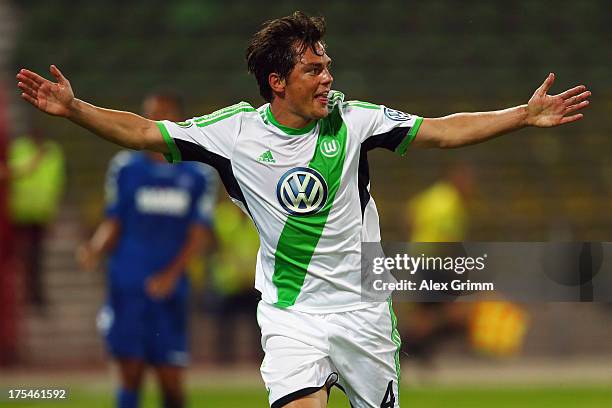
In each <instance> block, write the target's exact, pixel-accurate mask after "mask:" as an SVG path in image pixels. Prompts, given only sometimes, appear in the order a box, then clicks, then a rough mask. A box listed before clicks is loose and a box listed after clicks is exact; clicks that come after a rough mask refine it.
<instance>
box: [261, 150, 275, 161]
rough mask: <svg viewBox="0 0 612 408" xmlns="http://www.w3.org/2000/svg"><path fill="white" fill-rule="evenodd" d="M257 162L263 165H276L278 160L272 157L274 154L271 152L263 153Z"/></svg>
mask: <svg viewBox="0 0 612 408" xmlns="http://www.w3.org/2000/svg"><path fill="white" fill-rule="evenodd" d="M257 161H258V162H263V163H276V160H274V157H273V156H272V152H271V151H269V150H266V151H265V152H263V153H262V154H261V156H259V158H258V159H257Z"/></svg>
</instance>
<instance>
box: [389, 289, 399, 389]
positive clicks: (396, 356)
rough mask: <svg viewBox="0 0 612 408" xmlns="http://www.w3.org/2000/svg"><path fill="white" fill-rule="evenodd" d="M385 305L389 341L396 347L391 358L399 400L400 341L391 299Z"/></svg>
mask: <svg viewBox="0 0 612 408" xmlns="http://www.w3.org/2000/svg"><path fill="white" fill-rule="evenodd" d="M387 304H388V305H389V314H390V316H391V341H392V342H393V344H395V345H396V346H397V348H396V350H395V354H394V356H393V358H394V360H395V372H396V374H397V394H398V395H397V399H398V400H399V392H400V390H399V388H400V387H399V384H400V380H401V376H402V370H401V368H400V349H401V348H402V339H401V337H400V334H399V330H397V317H396V316H395V312H394V311H393V301H392V300H391V297H389V298H388V299H387Z"/></svg>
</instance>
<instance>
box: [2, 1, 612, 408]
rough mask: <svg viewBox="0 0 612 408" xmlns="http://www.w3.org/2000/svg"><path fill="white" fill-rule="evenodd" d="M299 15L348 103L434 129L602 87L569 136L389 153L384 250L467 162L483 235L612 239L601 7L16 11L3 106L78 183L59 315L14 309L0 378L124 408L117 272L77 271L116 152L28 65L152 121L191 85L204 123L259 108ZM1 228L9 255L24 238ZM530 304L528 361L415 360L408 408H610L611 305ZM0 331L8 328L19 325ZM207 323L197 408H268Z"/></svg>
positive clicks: (52, 7)
mask: <svg viewBox="0 0 612 408" xmlns="http://www.w3.org/2000/svg"><path fill="white" fill-rule="evenodd" d="M296 9H301V10H304V11H306V12H309V13H312V14H321V15H324V16H325V17H326V19H327V22H328V35H327V44H328V52H329V54H330V56H332V58H333V59H334V78H335V83H334V89H339V90H342V91H343V92H345V93H346V94H347V96H348V97H349V98H350V99H360V100H366V101H371V102H377V103H384V104H386V105H388V106H392V107H396V108H398V109H402V110H405V111H407V112H411V113H417V114H420V115H423V116H438V115H443V114H447V113H451V112H455V111H463V110H468V111H477V110H486V109H493V108H503V107H507V106H512V105H516V104H520V103H524V102H525V101H526V100H527V99H528V98H529V96H530V95H531V93H532V92H533V90H534V89H535V88H536V87H537V86H539V85H540V83H541V82H542V80H543V79H544V77H545V76H546V74H547V73H548V72H555V73H556V74H557V82H556V83H555V85H554V87H553V91H561V90H563V89H565V88H567V87H569V86H572V85H574V84H579V83H584V84H586V85H588V86H589V88H590V89H591V90H592V92H593V97H592V99H591V100H592V106H591V107H590V108H589V109H588V111H587V112H586V113H587V117H586V119H585V120H583V121H581V122H580V123H577V124H573V125H570V126H565V127H563V128H556V129H552V130H546V131H542V130H523V131H520V132H518V133H514V134H512V135H509V136H505V137H502V138H500V139H497V140H495V141H491V142H489V143H486V144H483V145H479V146H474V147H469V148H465V149H461V150H454V151H419V152H410V153H409V154H408V155H407V156H406V157H403V158H399V157H394V156H393V155H391V154H387V153H384V152H383V153H374V154H373V155H372V158H371V160H370V163H371V173H372V186H373V195H374V197H375V198H376V200H377V205H378V207H379V211H380V214H381V227H382V232H383V236H384V237H385V239H387V240H397V241H401V240H405V239H406V237H405V235H404V232H403V230H402V228H401V227H400V223H399V222H398V216H397V214H401V212H402V211H403V209H404V205H405V202H406V201H407V200H408V199H409V198H410V197H411V195H413V194H415V193H416V192H418V191H420V190H421V189H423V188H425V187H426V186H428V185H430V184H431V183H432V182H434V181H435V180H436V179H437V178H438V177H439V175H440V171H441V169H443V168H444V166H445V165H447V164H449V163H451V162H452V161H454V160H457V159H459V160H464V161H467V162H469V163H471V164H472V165H473V166H474V168H475V171H476V176H477V180H478V192H477V194H476V197H475V198H474V200H473V203H472V205H471V217H470V218H471V230H470V236H469V238H470V240H481V241H549V240H556V241H564V240H588V241H610V237H611V236H612V211H611V210H612V161H611V159H610V157H609V152H610V150H611V149H610V148H611V147H612V142H611V141H610V139H609V138H610V134H611V133H612V122H611V121H610V111H611V110H612V86H611V85H612V84H611V82H612V79H611V77H610V68H611V67H612V66H611V62H612V60H611V57H612V54H610V46H609V45H610V44H611V43H612V28H611V27H612V13H611V11H612V10H611V9H610V4H609V2H607V1H605V0H601V1H594V0H591V1H583V2H574V1H554V2H553V1H550V2H548V1H539V0H538V1H521V2H509V1H503V2H494V1H476V0H472V1H463V2H455V1H428V2H400V1H377V2H352V1H332V2H325V1H309V2H300V1H286V2H265V3H263V2H250V1H224V2H217V1H215V2H212V1H195V0H177V1H174V2H162V1H151V0H148V1H144V0H142V1H121V2H119V1H106V2H100V1H89V2H74V1H66V0H55V1H53V2H47V1H33V0H20V1H18V2H10V1H7V0H3V1H0V31H1V33H0V75H1V76H2V77H1V83H0V93H2V92H4V94H5V96H6V99H7V105H8V108H7V110H6V112H5V116H6V118H7V120H6V122H7V129H8V134H9V135H12V136H14V135H18V134H21V133H23V132H26V131H28V130H29V129H31V128H32V127H38V128H41V129H43V130H44V133H45V134H46V135H47V136H48V137H50V138H53V139H54V140H57V141H58V142H59V143H60V144H61V145H62V147H63V149H64V152H65V154H66V157H67V166H68V183H67V191H66V195H65V198H64V201H63V205H62V211H61V213H60V216H59V218H58V220H57V222H56V223H55V225H54V227H53V229H52V231H51V232H50V234H49V237H48V239H47V241H46V249H47V255H46V257H45V259H44V273H45V284H46V289H47V291H48V293H49V298H50V303H49V305H48V311H47V313H46V314H45V315H44V316H40V315H38V314H35V313H31V312H30V311H29V310H28V308H26V307H20V308H19V309H18V310H17V318H16V319H14V320H15V321H16V324H17V329H18V330H17V335H18V342H17V344H18V354H17V355H16V357H17V359H16V365H13V366H12V367H10V368H8V367H6V368H5V367H0V388H2V389H6V388H7V387H8V386H27V385H31V386H34V385H41V386H49V385H55V386H62V385H63V386H66V387H69V388H70V389H71V390H73V395H74V401H77V400H78V401H87V402H86V403H87V405H90V406H94V405H93V404H94V403H93V402H92V401H94V400H95V401H98V403H100V404H102V405H101V406H108V404H109V401H110V400H111V398H112V395H111V393H110V390H111V389H112V380H113V377H112V374H111V372H110V371H109V370H107V365H106V363H105V360H104V359H105V355H104V352H103V347H102V344H101V341H100V339H99V337H98V336H97V334H96V332H95V325H94V318H95V312H96V310H97V308H98V307H99V305H100V303H101V300H102V298H103V282H104V277H103V275H102V274H97V275H96V274H94V275H88V274H84V273H81V272H80V271H79V270H78V268H77V267H76V265H75V263H74V260H73V252H74V249H75V247H76V246H77V245H78V243H79V242H80V241H81V240H82V239H84V237H86V234H87V233H89V232H90V231H91V228H92V227H93V226H94V225H95V223H96V222H97V221H98V220H99V219H100V216H101V209H102V204H101V203H102V183H103V178H104V171H105V169H106V165H107V163H108V160H109V159H110V157H111V156H112V155H113V154H114V153H115V152H116V151H117V149H116V148H115V147H113V146H111V145H109V144H107V143H104V142H101V141H99V140H98V139H97V138H95V137H93V136H92V135H91V134H88V133H87V132H86V131H84V130H81V129H80V128H77V127H75V126H73V125H71V124H69V123H66V122H65V121H61V120H57V119H54V118H50V117H46V116H44V115H41V114H38V113H36V112H34V111H33V109H31V108H30V107H28V106H27V105H26V104H25V103H22V102H21V101H19V99H18V92H17V91H16V90H15V88H14V81H13V78H14V74H15V73H16V71H17V69H18V68H20V67H28V68H30V69H33V70H35V71H38V72H42V73H46V72H48V66H49V64H51V63H54V64H56V65H58V66H59V67H60V68H61V69H62V70H63V72H64V73H65V75H67V76H68V78H69V79H70V80H71V82H72V84H73V87H74V88H75V90H76V92H77V96H78V97H80V98H82V99H85V100H87V101H91V102H93V103H95V104H99V105H102V106H108V107H115V108H120V109H128V110H135V111H137V110H139V104H140V101H141V99H142V97H143V95H144V94H146V93H147V92H148V91H150V90H151V89H152V88H158V87H159V86H169V87H174V88H176V89H178V90H180V91H181V92H182V93H183V94H184V95H185V96H186V102H187V103H186V106H187V111H188V114H189V116H192V115H197V114H201V113H206V112H210V111H212V110H215V109H217V108H219V107H223V106H227V105H229V104H233V103H235V102H237V101H240V100H246V101H250V102H251V103H253V104H255V105H258V104H259V103H260V101H261V99H260V97H259V95H258V92H257V87H256V85H255V83H254V80H253V78H251V77H249V76H248V75H247V73H246V69H245V63H244V48H245V45H246V43H247V41H248V39H249V36H250V35H251V34H252V33H253V32H254V31H255V30H256V29H257V28H258V27H259V25H260V24H261V22H263V21H265V20H267V19H270V18H274V17H278V16H282V15H285V14H288V13H290V12H292V11H294V10H296ZM2 88H4V89H2ZM1 106H2V102H0V111H2V107H1ZM0 117H2V115H1V114H0ZM0 123H2V120H1V119H0ZM0 133H1V131H0ZM0 140H2V138H1V137H0ZM2 151H3V148H0V154H2ZM2 188H4V186H2V187H0V194H3V192H4V191H5V190H3V189H2ZM2 199H3V200H4V199H5V197H2ZM0 209H2V206H0ZM0 217H2V216H0ZM3 225H4V224H2V223H0V231H2V233H3V235H2V236H1V239H2V241H0V254H2V253H3V252H2V248H6V247H7V243H8V242H9V241H10V236H9V235H7V233H6V232H5V230H4V229H3ZM8 255H10V254H7V253H6V251H5V252H4V255H3V256H5V257H8ZM2 265H4V266H0V268H1V269H0V272H1V273H2V276H3V282H4V284H3V291H2V298H0V301H1V302H5V303H3V305H7V304H9V303H7V302H9V301H10V295H11V294H12V292H11V290H10V289H7V288H9V286H7V285H8V283H10V279H11V278H10V275H11V268H10V267H9V266H8V265H9V264H8V263H6V262H5V263H4V264H2ZM7 282H8V283H7ZM527 307H528V310H529V311H530V314H531V318H532V322H531V329H530V331H529V333H528V336H527V339H526V342H525V348H524V351H523V353H522V355H521V356H520V357H516V358H515V359H512V360H510V361H491V360H483V359H479V358H474V357H473V356H470V355H469V354H468V353H466V350H465V349H464V346H462V345H460V344H458V343H456V342H450V343H449V344H447V345H445V347H444V349H443V350H442V351H441V355H440V356H439V358H438V359H437V360H436V361H437V364H438V365H439V367H438V368H437V369H435V370H427V373H426V374H423V375H421V374H419V370H421V368H419V367H417V366H415V365H413V364H412V362H411V360H410V358H409V357H407V358H405V359H404V362H403V368H404V386H405V387H407V388H406V391H405V392H403V393H402V401H403V403H404V404H414V406H422V407H429V406H431V407H434V406H446V405H445V401H449V400H453V401H454V402H455V404H456V406H468V404H469V406H480V405H478V404H483V406H484V405H486V404H493V403H494V404H495V405H496V406H504V405H503V403H507V404H509V405H508V406H515V402H514V401H516V404H518V403H521V404H522V405H523V406H534V407H535V406H555V407H564V406H567V407H604V406H607V405H606V404H609V401H610V400H611V399H612V390H611V388H610V384H611V383H612V371H611V369H610V367H612V364H610V363H611V362H612V342H611V341H610V339H611V338H612V324H611V322H612V313H611V312H612V309H610V308H609V307H607V306H605V305H601V304H534V305H528V306H527ZM8 312H10V310H9V309H7V308H4V314H6V313H8ZM0 313H2V312H0ZM3 319H4V325H3V327H4V328H5V330H9V332H10V324H8V325H7V322H9V320H7V317H6V316H3ZM400 319H401V316H400ZM192 326H193V337H194V340H193V342H192V349H193V355H194V360H195V367H194V369H193V370H192V371H191V372H190V373H191V374H190V381H191V387H192V390H193V393H192V399H191V401H192V405H193V406H200V405H205V404H206V403H207V402H208V401H223V402H218V403H217V405H220V406H229V405H230V402H229V401H230V399H231V398H230V397H231V396H230V395H228V392H227V391H224V390H232V394H235V395H239V394H240V392H241V391H240V390H242V389H244V395H246V397H245V398H246V400H247V401H250V402H249V403H250V404H254V405H253V406H261V405H262V404H263V401H265V391H264V388H263V386H262V385H261V384H260V379H259V377H258V372H257V366H256V365H255V364H254V363H250V362H249V361H248V358H247V357H248V356H249V353H250V350H249V349H248V347H249V346H250V343H248V342H243V343H240V344H239V346H238V349H237V350H236V353H237V355H239V356H241V357H244V363H243V364H238V365H234V366H231V367H228V366H223V365H218V364H214V363H213V362H212V361H213V360H214V356H213V355H212V354H213V351H212V349H211V346H210V338H209V337H210V336H209V333H210V331H211V330H213V329H214V328H213V327H212V326H211V321H210V319H209V318H207V316H206V315H203V314H201V313H199V312H198V311H194V313H193V325H192ZM6 327H9V329H6ZM404 351H405V352H407V353H408V354H409V353H410V350H404ZM484 386H486V390H483V389H482V387H484ZM236 390H238V391H236ZM433 394H437V397H434V396H433ZM235 395H234V398H235V397H236V396H235ZM79 398H80V400H79ZM213 398H220V399H219V400H213ZM487 398H488V399H487ZM513 398H518V399H514V400H513ZM521 398H522V399H521ZM340 400H341V399H340ZM257 401H262V402H261V403H259V405H257ZM604 401H607V403H606V402H604ZM83 404H85V403H83ZM237 404H238V405H237V406H250V405H247V404H246V403H241V402H237ZM342 404H344V402H343V401H342V400H341V401H339V404H338V405H335V406H345V405H346V404H345V405H342ZM436 404H437V405H436ZM461 404H465V405H461ZM211 405H213V404H212V403H211ZM19 406H26V405H19ZM49 406H52V405H51V404H49ZM62 406H67V405H62Z"/></svg>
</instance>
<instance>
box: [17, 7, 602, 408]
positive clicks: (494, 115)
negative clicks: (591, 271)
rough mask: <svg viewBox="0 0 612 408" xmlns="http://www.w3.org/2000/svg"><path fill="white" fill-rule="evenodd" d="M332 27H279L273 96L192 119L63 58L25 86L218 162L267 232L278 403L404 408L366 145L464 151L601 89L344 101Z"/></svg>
mask: <svg viewBox="0 0 612 408" xmlns="http://www.w3.org/2000/svg"><path fill="white" fill-rule="evenodd" d="M325 30H326V28H325V21H324V19H323V18H321V17H309V16H307V15H305V14H304V13H301V12H295V13H293V14H292V15H290V16H285V17H282V18H279V19H275V20H270V21H268V22H266V23H265V24H264V25H263V26H262V28H261V29H260V30H259V31H258V32H257V33H255V34H254V35H253V37H252V38H251V41H250V43H249V46H248V48H247V51H246V55H247V65H248V69H249V72H251V73H252V74H253V75H254V76H255V78H256V80H257V83H258V85H259V88H260V94H261V95H262V97H263V98H264V99H265V101H266V103H265V104H263V105H262V106H260V107H259V108H257V109H256V108H254V107H253V106H251V105H250V104H249V103H247V102H241V103H238V104H236V105H232V106H229V107H227V108H224V109H221V110H218V111H216V112H214V113H212V114H209V115H204V116H200V117H195V118H192V119H190V120H187V121H184V122H179V123H176V122H171V121H157V122H155V121H151V120H147V119H146V118H143V117H141V116H138V115H135V114H133V113H129V112H122V111H115V110H110V109H104V108H100V107H97V106H94V105H91V104H89V103H86V102H84V101H81V100H80V99H77V98H75V96H74V92H73V90H72V86H71V84H70V82H69V80H68V79H67V78H66V77H65V76H64V75H63V74H62V73H61V72H60V71H59V69H58V68H57V67H56V66H54V65H52V66H51V67H50V71H51V73H52V75H53V76H54V77H55V80H56V81H57V82H51V81H49V80H47V79H45V78H43V77H41V76H40V75H38V74H36V73H34V72H32V71H29V70H26V69H22V70H21V71H20V72H19V73H18V74H17V79H18V81H19V82H18V84H17V85H18V87H19V88H20V89H21V90H22V94H21V96H22V98H23V99H24V100H26V101H28V102H29V103H31V104H32V105H33V106H35V107H37V108H38V109H40V110H41V111H42V112H45V113H48V114H51V115H56V116H60V117H64V118H68V119H70V120H71V121H73V122H75V123H76V124H78V125H81V126H83V127H85V128H87V129H89V130H91V131H92V132H94V133H95V134H97V135H99V136H100V137H102V138H104V139H106V140H108V141H110V142H113V143H116V144H118V145H121V146H124V147H130V148H136V149H143V150H152V151H157V152H160V153H164V154H165V155H167V156H166V157H167V158H168V159H169V160H171V161H172V162H179V161H181V160H193V161H201V162H205V163H208V164H210V165H212V166H213V167H215V168H216V169H217V170H218V172H219V173H220V175H221V179H222V181H223V183H224V185H225V187H226V189H227V191H228V193H229V194H230V195H231V196H232V197H233V198H234V199H235V202H236V203H237V204H239V205H240V206H242V208H244V209H245V210H247V211H248V212H249V215H250V216H251V218H252V219H253V222H254V223H255V225H256V227H257V229H258V233H259V236H260V241H261V246H260V251H259V253H258V257H257V268H256V279H255V285H256V288H257V289H258V290H260V292H262V300H261V301H260V302H259V304H258V315H257V317H258V321H259V324H260V328H261V331H262V346H263V347H264V352H265V357H264V361H263V363H262V365H261V374H262V378H263V380H264V382H265V384H266V388H267V389H268V400H269V403H270V405H271V406H272V407H273V408H277V407H282V406H291V407H325V406H327V399H328V395H329V389H330V387H331V386H332V385H335V384H336V383H337V384H338V385H340V386H342V387H343V389H344V390H345V391H346V394H347V396H348V398H349V400H350V402H351V404H352V405H353V406H359V407H361V406H364V407H365V406H367V407H379V406H382V407H397V406H399V379H400V367H399V348H400V343H401V341H400V338H399V334H398V333H397V327H396V324H397V319H396V318H395V315H394V313H393V308H392V305H391V301H390V299H386V301H377V302H363V301H362V297H361V295H362V292H361V282H362V281H361V268H360V253H361V241H373V242H379V241H380V228H379V218H378V212H377V209H376V206H375V203H374V200H373V198H372V197H371V195H370V190H369V188H370V186H369V176H368V174H369V173H368V165H367V153H368V152H369V151H370V150H373V149H376V148H384V149H386V150H390V151H394V152H396V153H398V154H402V155H403V154H404V153H405V152H406V150H407V149H408V147H409V146H410V148H411V149H412V148H435V147H437V148H455V147H461V146H466V145H470V144H476V143H481V142H485V141H486V140H489V139H492V138H494V137H496V136H500V135H502V134H504V133H507V132H510V131H513V130H518V129H521V128H524V127H528V126H535V127H553V126H559V125H562V124H566V123H571V122H574V121H577V120H580V119H582V117H583V115H582V114H580V113H578V111H579V110H580V109H583V108H584V107H586V106H587V105H588V103H589V102H588V97H589V96H590V92H589V91H587V90H586V87H584V86H577V87H574V88H572V89H569V90H567V91H565V92H563V93H561V94H558V95H549V94H548V91H549V89H550V88H551V86H552V84H553V81H554V75H553V74H552V73H551V74H549V75H548V76H547V78H546V80H545V81H544V82H543V83H542V85H541V86H540V87H539V88H537V89H536V90H535V92H534V93H533V95H532V96H531V98H530V99H529V100H528V102H527V103H526V104H522V105H518V106H514V107H511V108H508V109H504V110H498V111H490V112H473V113H467V112H466V113H457V114H453V115H448V116H444V117H439V118H422V117H420V116H417V115H410V114H407V113H404V112H401V111H397V110H395V109H390V108H387V107H385V106H383V105H377V104H372V103H368V102H362V101H346V102H345V101H344V94H343V93H341V92H338V91H332V90H331V86H332V82H333V77H332V75H331V71H330V69H331V65H330V64H331V58H330V57H329V56H328V55H327V53H326V47H325V43H324V42H323V37H324V34H325ZM194 91H195V92H199V91H200V90H198V89H195V90H194ZM307 193H308V194H307Z"/></svg>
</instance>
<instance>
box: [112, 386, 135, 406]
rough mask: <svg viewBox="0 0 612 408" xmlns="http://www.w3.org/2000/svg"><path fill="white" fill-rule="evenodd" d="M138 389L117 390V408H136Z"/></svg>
mask: <svg viewBox="0 0 612 408" xmlns="http://www.w3.org/2000/svg"><path fill="white" fill-rule="evenodd" d="M137 407H138V391H130V390H126V389H123V388H121V389H119V391H118V392H117V408H137Z"/></svg>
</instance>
